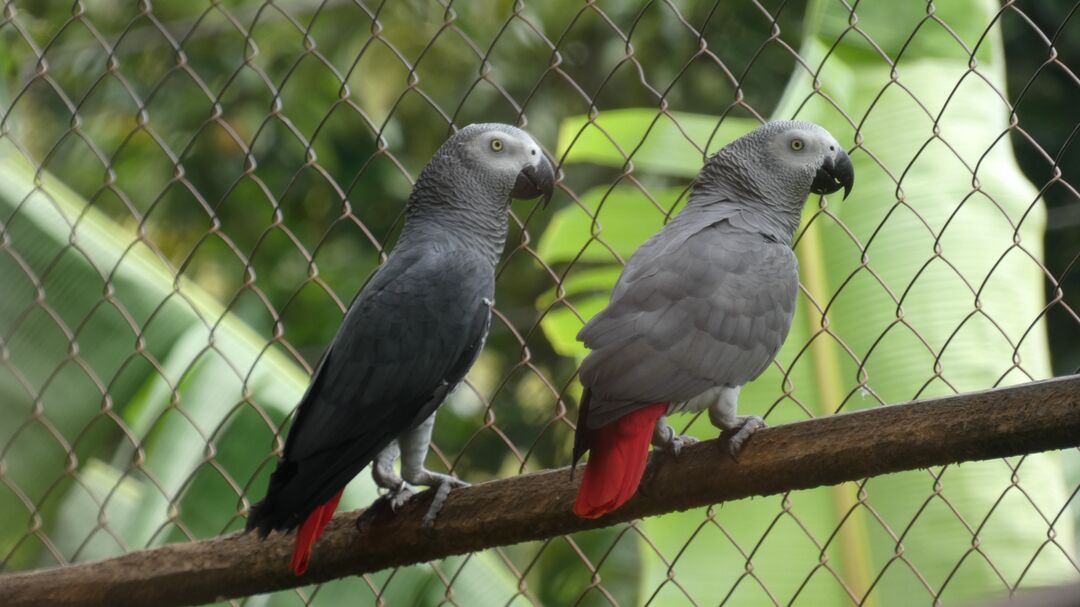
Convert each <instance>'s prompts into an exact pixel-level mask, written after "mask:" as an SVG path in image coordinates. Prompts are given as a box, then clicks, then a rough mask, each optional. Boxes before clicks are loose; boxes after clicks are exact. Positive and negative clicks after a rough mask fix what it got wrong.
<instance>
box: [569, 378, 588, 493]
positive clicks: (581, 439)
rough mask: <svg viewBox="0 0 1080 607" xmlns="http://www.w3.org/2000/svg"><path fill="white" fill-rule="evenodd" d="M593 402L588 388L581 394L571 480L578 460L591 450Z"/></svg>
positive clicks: (571, 464) (575, 431)
mask: <svg viewBox="0 0 1080 607" xmlns="http://www.w3.org/2000/svg"><path fill="white" fill-rule="evenodd" d="M591 401H592V391H591V390H589V389H588V388H585V390H584V391H583V392H582V393H581V403H579V404H578V413H577V428H576V429H575V430H574V455H573V461H572V462H571V463H570V480H571V481H573V480H574V469H575V468H577V463H578V460H580V459H581V458H582V456H584V455H585V452H586V451H588V450H589V443H588V440H589V438H588V435H589V428H588V425H589V403H590V402H591Z"/></svg>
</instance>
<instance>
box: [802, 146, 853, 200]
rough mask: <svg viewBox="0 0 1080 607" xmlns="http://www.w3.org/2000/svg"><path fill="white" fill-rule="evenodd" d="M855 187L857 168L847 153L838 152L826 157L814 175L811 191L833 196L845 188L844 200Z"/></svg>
mask: <svg viewBox="0 0 1080 607" xmlns="http://www.w3.org/2000/svg"><path fill="white" fill-rule="evenodd" d="M853 185H855V167H854V166H852V164H851V158H849V157H848V155H847V152H845V151H844V150H838V151H837V152H836V153H835V154H833V155H832V156H826V157H825V162H823V163H821V168H820V169H818V172H817V174H816V175H814V183H813V184H811V186H810V191H811V192H813V193H815V194H832V193H833V192H835V191H837V190H839V189H840V188H844V198H845V199H846V198H847V197H848V194H850V193H851V186H853Z"/></svg>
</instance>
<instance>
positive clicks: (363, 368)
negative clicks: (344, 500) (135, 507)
mask: <svg viewBox="0 0 1080 607" xmlns="http://www.w3.org/2000/svg"><path fill="white" fill-rule="evenodd" d="M554 181H555V178H554V173H553V170H552V167H551V164H550V163H549V162H548V160H547V159H546V158H545V157H544V154H543V153H542V152H541V150H540V146H539V145H537V144H536V142H535V141H534V140H533V138H532V137H530V136H529V134H528V133H526V132H524V131H522V130H520V129H517V128H514V127H512V126H508V125H504V124H474V125H470V126H467V127H465V128H463V129H461V130H460V131H458V132H457V133H456V134H454V135H453V136H452V137H450V139H449V140H448V141H447V142H446V143H444V144H443V145H442V147H440V148H439V150H438V151H437V152H436V153H435V156H434V157H433V158H432V159H431V161H430V162H428V164H427V166H426V167H425V168H424V170H423V171H422V172H421V173H420V178H419V179H418V180H417V182H416V186H415V187H414V188H413V191H412V194H411V196H410V197H409V201H408V205H407V206H406V211H405V226H404V228H403V229H402V232H401V237H400V238H399V240H398V242H397V245H396V246H395V247H394V250H393V252H392V253H391V254H390V256H389V258H388V259H387V260H386V263H385V264H383V266H382V267H381V268H379V270H378V271H377V272H376V273H375V275H374V276H373V277H372V279H371V280H370V281H369V282H368V284H367V285H366V286H365V287H364V288H363V289H362V290H361V291H360V294H359V295H357V297H356V299H355V300H354V301H353V303H352V305H351V306H350V307H349V311H348V312H347V313H346V314H345V319H344V321H343V322H342V324H341V327H340V328H339V329H338V332H337V335H336V336H335V337H334V339H333V341H332V342H331V344H330V347H329V348H328V349H327V351H326V354H324V355H323V358H322V361H321V362H320V364H319V365H318V368H317V369H316V370H315V374H314V376H313V377H312V380H311V385H310V386H309V387H308V389H307V392H306V393H305V394H304V396H303V398H302V399H301V401H300V405H299V410H298V413H297V414H296V420H295V422H294V423H293V425H292V429H291V430H290V431H289V435H288V438H287V439H286V441H285V453H284V455H283V456H282V458H281V460H280V461H279V462H278V465H277V468H276V469H275V470H274V473H273V475H271V477H270V486H269V488H268V489H267V492H266V497H265V499H263V501H262V502H260V503H258V504H256V505H255V506H254V507H253V508H252V510H251V516H250V518H249V519H248V522H247V528H248V529H249V530H250V529H258V530H259V535H260V536H261V537H266V535H267V534H269V533H270V531H271V530H274V529H281V530H292V529H294V528H296V527H297V526H298V525H299V526H300V531H299V532H298V533H297V539H296V546H295V549H294V551H293V558H292V563H291V568H292V569H293V571H294V572H295V573H296V574H297V575H300V574H302V573H303V572H304V571H306V569H307V564H308V558H309V557H310V554H311V547H312V545H313V544H314V542H315V539H316V538H317V537H318V536H319V535H320V534H321V533H322V531H323V529H324V528H325V527H326V524H327V523H328V522H329V520H330V517H331V516H332V515H333V513H334V509H335V508H337V504H338V501H339V500H340V499H341V494H342V491H343V490H344V488H345V485H346V484H347V483H348V482H349V481H350V480H351V479H352V478H353V477H354V476H356V475H357V474H358V473H359V472H360V471H361V470H363V469H364V467H365V466H367V465H368V464H370V463H372V462H373V461H374V462H375V465H374V466H373V469H372V476H373V477H374V478H375V482H376V484H378V485H379V486H380V487H382V488H384V489H386V490H387V491H388V493H387V495H386V496H385V498H386V500H387V501H388V502H389V504H390V505H391V507H392V508H393V509H397V508H398V507H399V506H400V505H402V504H403V503H405V501H406V500H408V498H409V497H410V496H411V495H412V494H413V490H412V487H411V486H410V484H411V485H428V486H439V488H440V491H439V492H438V493H437V494H436V496H437V497H440V499H437V500H435V503H433V504H432V509H431V511H429V513H428V514H429V517H428V518H425V521H426V522H430V521H431V520H433V518H434V515H435V514H436V513H437V511H438V508H439V507H441V501H442V500H443V499H445V496H446V492H447V491H449V489H450V487H452V486H462V485H465V483H463V482H462V481H460V480H457V479H455V478H453V477H451V476H448V475H445V474H438V473H435V472H431V471H430V470H428V469H427V468H425V467H424V460H425V458H426V456H427V452H428V446H429V443H430V441H431V431H432V427H433V425H434V423H435V410H436V408H438V406H439V405H440V404H441V403H442V402H443V400H444V399H445V398H446V396H447V395H448V394H449V393H450V392H451V391H452V390H453V389H454V387H455V386H457V384H458V383H459V382H460V381H461V380H462V378H464V377H465V374H466V372H468V370H469V367H471V366H472V364H473V362H475V361H476V357H477V355H478V354H479V353H480V350H481V348H482V347H483V345H484V338H485V337H486V336H487V333H488V326H489V324H490V321H491V307H492V305H493V302H494V297H495V266H496V264H497V263H498V261H499V256H500V255H501V254H502V250H503V245H504V244H505V242H506V234H507V213H508V210H509V203H510V199H511V198H536V197H537V196H540V195H544V196H545V200H544V202H545V203H546V202H547V200H548V199H550V197H551V194H552V191H553V188H554ZM399 455H400V456H401V462H402V466H401V477H399V476H398V475H397V474H395V473H394V468H393V465H394V461H395V460H396V459H397V458H398V456H399Z"/></svg>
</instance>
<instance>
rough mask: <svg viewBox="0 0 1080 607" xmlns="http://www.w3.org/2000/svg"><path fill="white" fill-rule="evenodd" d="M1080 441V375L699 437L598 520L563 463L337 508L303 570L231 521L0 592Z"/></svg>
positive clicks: (147, 585)
mask: <svg viewBox="0 0 1080 607" xmlns="http://www.w3.org/2000/svg"><path fill="white" fill-rule="evenodd" d="M1072 446H1080V376H1070V377H1064V378H1059V379H1052V380H1048V381H1042V382H1036V383H1032V384H1025V385H1021V386H1015V387H1010V388H1003V389H998V390H991V391H986V392H976V393H970V394H962V395H959V396H952V397H947V398H939V399H932V400H927V401H922V402H914V403H909V404H904V405H894V406H885V407H877V408H873V409H867V410H863V411H859V412H856V413H845V414H841V415H834V416H830V417H823V418H818V419H814V420H810V421H805V422H799V423H793V424H788V425H784V426H779V427H776V428H770V429H768V430H763V431H761V432H759V433H758V434H755V435H754V438H753V439H751V441H750V443H749V444H748V445H747V447H746V449H745V451H744V452H743V455H742V457H741V459H740V461H739V462H738V463H735V462H733V461H732V460H731V459H730V458H729V457H728V456H726V455H725V453H726V451H725V450H724V444H723V442H722V441H720V440H710V441H705V442H701V443H698V444H696V445H692V446H690V447H688V448H687V449H685V450H684V451H683V453H682V454H681V455H680V456H679V458H678V459H677V460H671V459H668V458H660V459H658V460H657V461H655V462H654V464H655V465H653V466H652V469H651V470H650V471H649V472H647V473H646V478H647V479H649V480H648V482H647V483H645V484H643V485H642V488H641V490H640V491H639V492H638V495H637V496H635V497H634V498H633V499H632V500H631V501H630V502H628V503H627V504H626V505H625V506H624V507H623V508H621V509H620V510H618V511H616V512H614V513H612V514H610V515H608V516H606V517H603V518H601V519H598V520H593V521H590V520H583V519H579V518H577V517H575V516H574V515H573V514H571V513H570V505H571V504H572V503H573V500H574V495H575V492H576V490H577V484H578V482H579V481H580V478H581V475H580V474H578V475H576V477H577V478H576V480H575V482H573V483H571V482H570V476H569V473H568V469H566V468H563V469H560V470H551V471H545V472H540V473H536V474H527V475H521V476H515V477H512V478H508V479H504V480H498V481H492V482H489V483H484V484H481V485H475V486H473V487H470V488H467V489H460V490H455V491H453V492H452V493H451V494H450V498H449V499H448V500H447V502H446V506H445V507H444V509H443V510H442V513H441V514H440V516H439V520H438V523H437V525H436V529H435V530H433V531H429V532H425V531H424V530H422V529H421V527H420V519H421V518H422V516H423V514H424V511H425V508H426V500H414V501H413V502H412V503H410V504H407V505H406V507H405V508H404V509H403V510H402V511H401V512H400V513H399V514H398V515H397V516H389V515H387V516H382V517H380V518H377V520H376V521H375V522H374V523H372V524H370V525H365V526H364V528H363V529H360V530H358V529H357V528H356V526H355V524H354V522H355V521H356V518H357V513H356V512H350V513H343V514H339V515H338V516H336V517H334V520H333V522H331V524H330V526H329V528H328V530H327V532H326V535H325V536H323V538H322V539H320V540H319V542H318V544H317V545H316V548H315V551H314V555H313V558H312V562H311V568H310V570H309V571H308V573H307V575H305V576H303V577H300V578H298V577H294V576H293V575H292V573H291V572H289V570H288V568H287V565H288V562H289V556H290V554H291V551H292V543H293V536H291V535H289V536H282V535H278V534H274V535H272V536H271V537H270V538H269V539H267V540H266V541H265V542H260V541H259V540H258V539H256V538H255V537H254V536H253V535H244V534H233V535H229V536H224V537H219V538H215V539H210V540H203V541H198V542H191V543H186V544H172V545H168V546H163V547H161V548H154V549H151V550H142V551H138V552H133V553H130V554H126V555H124V556H120V557H117V558H112V559H108V560H105V561H99V562H94V563H87V564H80V565H73V566H69V567H62V568H57V569H48V570H39V571H32V572H27V573H17V574H12V575H7V576H3V577H0V597H3V603H4V604H5V605H8V606H9V607H15V606H19V605H42V604H47V605H54V606H63V605H187V604H198V603H206V602H212V601H217V600H222V599H225V598H231V597H241V596H247V595H251V594H258V593H263V592H269V591H273V590H281V589H283V588H292V587H295V586H300V585H308V584H312V583H315V582H324V581H327V580H332V579H335V578H340V577H344V576H347V575H357V574H362V573H367V572H371V571H378V570H380V569H386V568H388V567H395V566H399V565H408V564H412V563H420V562H424V561H430V560H434V559H439V558H443V557H446V556H450V555H454V554H462V553H466V552H474V551H477V550H483V549H485V548H491V547H493V546H503V545H507V544H515V543H518V542H524V541H529V540H539V539H544V538H549V537H552V536H557V535H560V534H565V533H572V532H574V531H581V530H583V529H593V528H596V527H605V526H609V525H614V524H616V523H621V522H624V521H629V520H631V519H636V518H640V517H643V516H651V515H656V514H663V513H666V512H673V511H676V510H686V509H689V508H695V507H699V506H704V505H707V504H714V503H717V502H723V501H728V500H735V499H739V498H744V497H749V496H754V495H772V494H777V493H783V492H785V491H790V490H793V489H807V488H810V487H818V486H821V485H831V484H836V483H840V482H843V481H853V480H859V479H863V478H866V477H870V476H877V475H880V474H887V473H890V472H899V471H902V470H913V469H917V468H925V467H927V466H937V465H942V464H948V463H953V462H964V461H970V460H983V459H991V458H997V457H1005V456H1010V455H1021V454H1025V453H1035V452H1039V451H1048V450H1052V449H1062V448H1066V447H1072ZM222 506H223V507H225V506H226V505H225V504H222Z"/></svg>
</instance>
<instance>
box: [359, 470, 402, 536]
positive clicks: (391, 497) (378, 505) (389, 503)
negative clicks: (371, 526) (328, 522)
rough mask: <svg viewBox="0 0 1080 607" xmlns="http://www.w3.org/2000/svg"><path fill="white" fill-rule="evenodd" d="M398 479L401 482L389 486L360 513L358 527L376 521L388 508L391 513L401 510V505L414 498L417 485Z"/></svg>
mask: <svg viewBox="0 0 1080 607" xmlns="http://www.w3.org/2000/svg"><path fill="white" fill-rule="evenodd" d="M398 480H399V483H398V485H397V486H396V487H392V488H387V489H388V490H387V492H386V493H384V494H382V495H380V496H379V497H377V498H375V501H374V502H371V505H370V506H368V507H367V509H366V510H364V511H363V512H361V513H360V516H359V517H357V518H356V528H357V529H360V528H361V527H363V526H364V525H366V524H368V523H370V522H372V521H374V520H375V519H376V518H378V517H379V515H380V514H382V513H383V512H384V511H386V510H389V511H390V512H391V513H394V512H397V511H398V510H401V507H402V506H404V505H405V504H406V503H407V502H408V501H409V500H410V499H412V496H414V495H416V487H413V486H412V485H410V484H409V483H406V482H405V481H403V480H401V479H398Z"/></svg>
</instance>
